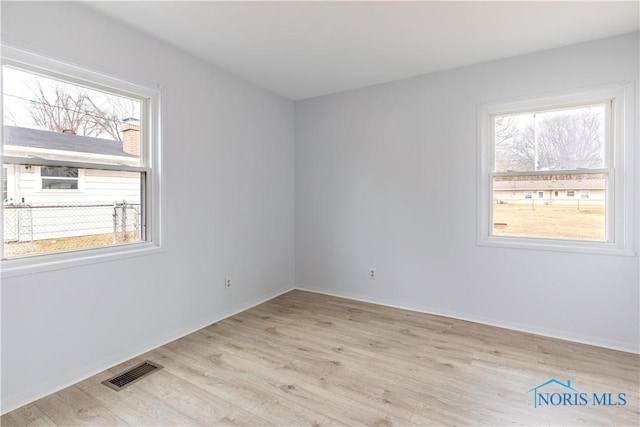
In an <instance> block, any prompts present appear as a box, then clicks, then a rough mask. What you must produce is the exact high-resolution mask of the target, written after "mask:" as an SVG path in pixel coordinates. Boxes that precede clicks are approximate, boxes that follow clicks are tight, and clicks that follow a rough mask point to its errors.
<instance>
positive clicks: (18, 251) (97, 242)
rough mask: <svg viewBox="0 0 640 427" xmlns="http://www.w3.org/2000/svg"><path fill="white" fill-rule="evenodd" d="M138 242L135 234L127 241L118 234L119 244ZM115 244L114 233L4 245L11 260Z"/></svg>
mask: <svg viewBox="0 0 640 427" xmlns="http://www.w3.org/2000/svg"><path fill="white" fill-rule="evenodd" d="M136 241H139V239H138V238H137V237H136V233H135V232H128V233H127V236H126V240H123V239H122V234H120V233H118V244H120V243H133V242H136ZM113 244H114V243H113V233H107V234H94V235H91V236H76V237H61V238H56V239H44V240H34V241H33V242H7V243H5V244H4V256H5V257H7V258H11V257H16V256H23V255H35V254H41V253H46V252H54V251H68V250H72V249H86V248H97V247H101V246H111V245H113Z"/></svg>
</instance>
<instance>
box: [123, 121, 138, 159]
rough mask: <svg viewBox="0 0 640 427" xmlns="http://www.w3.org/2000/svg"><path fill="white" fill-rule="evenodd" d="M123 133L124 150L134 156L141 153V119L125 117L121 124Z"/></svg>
mask: <svg viewBox="0 0 640 427" xmlns="http://www.w3.org/2000/svg"><path fill="white" fill-rule="evenodd" d="M120 133H121V134H122V151H124V152H125V153H127V154H131V155H134V156H139V155H140V121H139V120H138V119H132V118H128V119H124V120H123V121H122V125H121V126H120Z"/></svg>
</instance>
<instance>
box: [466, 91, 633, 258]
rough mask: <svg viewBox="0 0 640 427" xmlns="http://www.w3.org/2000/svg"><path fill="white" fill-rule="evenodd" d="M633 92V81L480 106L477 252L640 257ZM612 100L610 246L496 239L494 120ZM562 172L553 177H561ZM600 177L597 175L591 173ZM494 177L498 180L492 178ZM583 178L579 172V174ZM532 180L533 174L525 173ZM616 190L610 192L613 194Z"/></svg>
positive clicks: (507, 238)
mask: <svg viewBox="0 0 640 427" xmlns="http://www.w3.org/2000/svg"><path fill="white" fill-rule="evenodd" d="M634 88H635V83H634V82H633V81H623V82H618V83H612V84H605V85H598V86H592V87H587V88H581V89H574V90H567V91H559V92H554V93H547V94H541V95H532V96H521V97H517V98H512V99H507V100H497V101H489V102H485V103H479V104H478V106H477V141H478V177H477V178H478V180H477V218H478V222H477V227H476V229H477V236H476V244H477V245H478V246H491V247H502V248H516V249H533V250H546V251H560V252H577V253H592V254H604V255H624V256H634V255H635V254H636V248H635V247H634V246H635V241H636V239H635V233H636V232H637V230H636V224H635V223H636V222H637V221H634V219H635V218H636V214H637V213H636V212H634V203H635V193H634V183H633V180H632V179H631V178H632V177H633V176H635V175H634V172H635V170H636V162H637V161H636V159H635V157H634V151H633V147H634V145H633V142H634V137H635V135H634V132H635V128H634V123H635V121H634V117H635V116H634V103H633V99H634V94H635V92H634ZM606 100H612V102H611V109H612V111H613V114H612V119H613V120H612V121H611V123H610V126H611V134H612V138H613V140H612V141H611V143H610V146H609V147H608V148H607V149H608V150H609V151H608V152H607V154H606V155H607V156H610V160H609V162H608V166H609V168H606V169H604V170H602V171H603V172H604V171H606V172H607V173H609V180H608V184H607V188H606V190H605V192H606V193H605V194H606V195H607V196H606V197H607V206H608V207H609V210H608V211H607V213H606V215H607V218H608V219H607V227H610V228H609V229H608V232H609V233H610V234H609V235H610V237H611V238H610V241H603V242H599V241H581V240H569V239H552V238H542V237H515V236H496V235H492V234H491V230H492V228H491V221H492V214H493V212H492V203H491V200H492V179H491V177H492V176H495V175H499V174H497V173H495V172H493V171H492V164H491V162H492V160H491V159H492V158H493V154H492V152H491V150H493V143H492V141H491V136H490V132H491V125H490V117H491V115H492V114H499V113H504V112H509V113H515V112H519V111H530V110H532V109H552V108H554V107H555V108H557V107H561V106H562V107H569V106H572V105H584V104H588V103H594V102H602V101H606ZM557 172H558V171H553V172H550V173H553V174H556V173H557ZM588 172H589V173H598V170H589V171H588ZM492 173H493V175H492ZM578 173H579V171H578ZM522 174H523V175H529V174H530V173H529V172H523V173H522ZM611 188H612V189H613V191H611V190H610V189H611Z"/></svg>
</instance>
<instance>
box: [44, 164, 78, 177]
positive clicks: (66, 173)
mask: <svg viewBox="0 0 640 427" xmlns="http://www.w3.org/2000/svg"><path fill="white" fill-rule="evenodd" d="M40 175H41V176H53V177H61V178H77V177H78V168H67V167H62V166H42V167H41V168H40Z"/></svg>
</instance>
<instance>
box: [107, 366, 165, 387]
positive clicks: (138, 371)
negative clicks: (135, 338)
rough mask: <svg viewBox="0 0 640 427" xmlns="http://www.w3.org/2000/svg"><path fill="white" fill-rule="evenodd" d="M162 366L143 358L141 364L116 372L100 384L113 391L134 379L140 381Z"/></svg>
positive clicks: (133, 381)
mask: <svg viewBox="0 0 640 427" xmlns="http://www.w3.org/2000/svg"><path fill="white" fill-rule="evenodd" d="M162 368H163V366H160V365H158V364H157V363H153V362H149V361H148V360H145V361H144V362H142V363H141V364H139V365H136V366H134V367H133V368H131V369H128V370H127V371H125V372H123V373H121V374H118V375H116V376H115V377H113V378H110V379H108V380H106V381H102V384H104V385H106V386H107V387H109V388H112V389H114V390H115V391H120V390H122V389H123V388H125V387H128V386H130V385H131V384H133V383H135V382H136V381H140V380H141V379H143V378H144V377H146V376H147V375H151V374H152V373H154V372H155V371H158V370H160V369H162Z"/></svg>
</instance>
